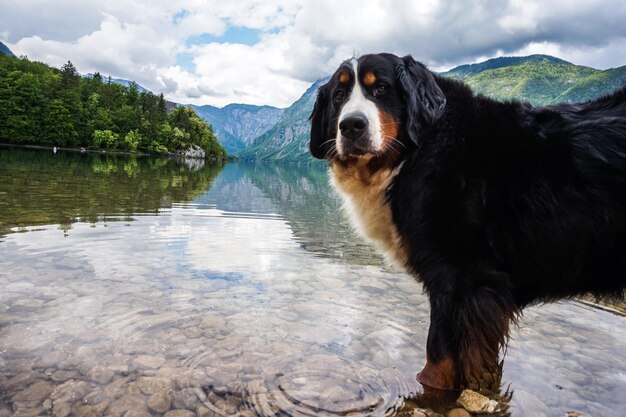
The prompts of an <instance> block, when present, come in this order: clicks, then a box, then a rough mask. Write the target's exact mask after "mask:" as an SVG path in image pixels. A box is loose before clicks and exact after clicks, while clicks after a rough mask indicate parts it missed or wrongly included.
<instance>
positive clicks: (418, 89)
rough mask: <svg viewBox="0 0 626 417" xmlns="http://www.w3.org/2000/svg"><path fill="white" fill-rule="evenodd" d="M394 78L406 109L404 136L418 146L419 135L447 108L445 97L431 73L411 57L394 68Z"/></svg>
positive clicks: (405, 58)
mask: <svg viewBox="0 0 626 417" xmlns="http://www.w3.org/2000/svg"><path fill="white" fill-rule="evenodd" d="M396 75H397V77H398V82H399V83H400V87H401V88H402V90H403V93H404V99H405V101H406V106H407V109H406V111H407V114H406V129H407V133H408V134H409V136H410V138H411V140H412V141H413V142H415V144H416V145H418V146H419V135H420V131H422V129H423V128H424V127H427V126H432V125H434V124H435V122H437V120H439V118H440V117H441V115H442V114H443V112H444V110H445V107H446V96H445V95H444V93H443V91H441V88H439V85H437V81H436V80H435V77H434V76H433V73H432V72H430V71H429V70H428V69H427V68H426V67H425V66H424V65H423V64H421V63H419V62H417V61H415V60H414V59H413V57H411V56H410V55H407V56H405V57H404V58H402V62H401V63H399V64H398V65H397V66H396Z"/></svg>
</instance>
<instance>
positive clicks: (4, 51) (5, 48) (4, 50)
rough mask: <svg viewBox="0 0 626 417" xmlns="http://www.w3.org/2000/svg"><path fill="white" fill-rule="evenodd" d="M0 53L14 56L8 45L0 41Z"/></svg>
mask: <svg viewBox="0 0 626 417" xmlns="http://www.w3.org/2000/svg"><path fill="white" fill-rule="evenodd" d="M0 53H1V54H4V55H8V56H15V54H14V53H13V52H11V50H10V49H9V47H8V46H6V45H5V44H3V43H2V42H0Z"/></svg>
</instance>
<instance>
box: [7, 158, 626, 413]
mask: <svg viewBox="0 0 626 417" xmlns="http://www.w3.org/2000/svg"><path fill="white" fill-rule="evenodd" d="M428 314H429V309H428V301H427V298H426V297H425V296H424V295H423V294H422V290H421V287H420V285H419V284H417V283H416V282H414V281H413V279H412V278H410V277H409V276H407V275H406V274H403V273H400V272H398V271H394V270H391V269H389V268H387V267H385V266H384V264H383V262H382V261H381V258H380V257H378V256H377V255H376V254H375V252H374V251H373V250H372V248H371V247H370V246H368V245H367V244H365V243H364V242H363V241H362V240H360V239H359V238H358V237H356V236H355V235H354V234H353V233H352V231H351V229H350V227H349V226H348V224H347V222H346V220H345V218H344V217H343V215H342V213H341V210H340V206H339V202H338V199H337V198H336V197H335V196H334V195H333V194H332V192H331V190H330V187H329V185H328V180H327V176H326V172H325V170H324V169H323V168H319V167H306V166H283V165H272V164H256V165H247V164H242V163H229V164H225V165H223V164H213V165H211V164H206V165H203V164H202V163H199V162H195V163H194V162H192V163H188V164H187V165H185V164H177V163H175V162H173V161H168V160H165V159H157V158H148V157H145V158H131V157H113V156H107V155H102V154H80V153H71V152H58V153H57V154H53V153H52V151H43V150H17V149H10V148H0V417H7V416H12V415H14V416H36V415H55V416H61V417H66V416H69V415H76V416H98V415H110V416H126V417H136V416H161V415H164V414H166V413H167V414H168V415H167V417H191V416H194V415H197V416H202V417H204V416H230V415H233V416H236V415H237V416H338V415H339V416H341V415H350V416H392V415H395V414H397V410H400V409H401V408H402V407H403V404H404V403H405V399H407V398H412V397H415V396H416V395H419V394H420V393H421V392H422V391H421V386H420V385H419V384H418V383H417V382H416V381H415V374H416V373H417V372H418V371H419V370H420V369H421V366H422V365H423V362H424V357H425V352H424V348H425V341H426V332H427V328H428ZM625 341H626V318H624V317H622V316H620V315H616V314H613V313H611V312H608V311H604V310H601V309H597V308H592V307H589V306H587V305H584V304H580V303H577V302H561V303H556V304H552V305H545V306H538V307H533V308H530V309H527V310H526V312H525V314H524V317H523V319H522V320H521V323H520V326H519V327H518V328H515V329H514V330H513V331H512V339H511V342H510V344H509V347H508V351H507V355H506V358H505V362H504V374H503V390H505V391H506V390H507V389H508V392H512V397H511V399H510V403H509V409H508V412H506V413H503V415H512V416H520V417H521V416H546V417H551V416H555V417H556V416H558V417H563V416H564V415H565V414H566V412H569V411H579V412H582V413H586V414H588V415H590V416H595V417H598V416H602V417H622V416H624V415H625V414H624V413H625V410H626V397H624V393H626V349H625V348H624V342H625ZM416 401H417V400H416ZM418 402H419V401H418ZM170 410H176V411H170ZM438 411H439V412H445V410H441V409H440V410H438ZM507 413H508V414H507ZM431 415H436V414H431Z"/></svg>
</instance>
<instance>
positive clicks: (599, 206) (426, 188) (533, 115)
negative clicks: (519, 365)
mask: <svg viewBox="0 0 626 417" xmlns="http://www.w3.org/2000/svg"><path fill="white" fill-rule="evenodd" d="M359 63H360V64H362V65H363V66H364V67H366V68H365V69H366V70H368V71H373V72H374V73H375V75H376V78H377V79H380V78H381V77H382V78H386V79H389V78H393V83H392V85H390V86H389V87H390V88H389V90H388V91H387V93H386V94H387V95H388V96H387V97H384V100H381V98H380V97H371V95H368V98H369V99H371V100H373V101H375V102H376V104H377V106H378V108H379V111H382V112H383V113H384V114H386V115H389V117H390V118H391V119H392V120H394V121H395V123H396V126H395V128H394V129H395V138H393V142H392V143H394V144H395V146H389V147H388V148H386V149H383V150H382V151H381V152H376V153H375V154H370V155H366V156H362V157H357V158H351V157H346V156H345V155H339V154H338V153H337V150H336V147H334V146H333V143H332V139H333V138H335V137H336V136H337V126H336V124H337V114H338V113H337V110H338V108H340V106H339V105H338V104H340V103H334V102H333V100H332V94H333V91H334V89H335V88H336V85H337V81H336V79H335V78H334V77H331V80H330V81H329V83H327V84H326V85H324V86H322V87H320V90H319V93H318V98H317V101H316V104H315V108H314V111H313V113H312V116H311V120H312V125H311V142H310V147H311V152H312V153H313V155H314V156H316V157H318V158H326V159H327V160H328V161H329V165H330V169H331V176H332V178H333V183H334V185H335V188H336V189H338V190H339V191H340V193H341V194H342V195H343V196H344V198H345V199H346V200H347V201H348V204H347V206H348V208H350V209H351V211H352V215H353V216H356V217H358V219H359V220H358V221H357V222H356V223H358V224H360V229H361V230H362V231H363V232H364V233H365V234H366V235H368V236H369V238H371V239H374V240H376V241H377V242H378V243H379V246H380V247H382V248H383V249H384V250H387V251H389V252H391V253H392V254H395V255H394V256H393V257H394V259H396V261H399V262H400V263H401V264H403V266H404V267H405V268H406V270H407V271H409V272H410V273H411V274H413V275H414V276H415V277H416V278H417V279H419V280H420V281H421V282H422V283H423V285H424V288H425V290H426V291H427V293H428V296H429V299H430V303H431V324H430V329H429V334H428V342H427V353H428V358H427V364H426V366H425V368H424V370H423V371H422V372H421V373H420V375H419V377H418V379H419V380H420V381H421V382H423V383H424V384H425V385H429V386H434V387H438V388H458V387H462V386H466V385H468V384H469V382H470V381H471V380H473V379H475V378H477V377H478V376H479V375H480V372H481V370H482V369H484V368H487V369H489V368H492V367H494V366H496V365H497V360H498V353H499V351H500V349H501V348H502V347H503V345H505V343H506V339H507V335H508V331H509V325H510V323H511V322H512V321H514V320H515V318H516V317H517V316H518V314H520V312H521V310H522V309H523V307H525V306H527V305H529V304H533V303H538V302H548V301H553V300H557V299H562V298H569V297H575V296H579V295H582V294H585V293H591V294H593V295H595V296H597V297H614V298H617V299H623V297H624V288H625V287H626V88H622V89H621V90H618V91H616V92H615V93H614V94H612V95H610V96H606V97H602V98H599V99H597V100H593V101H589V102H586V103H581V104H560V105H556V106H547V107H532V106H530V105H528V104H526V103H522V102H518V101H510V102H504V103H503V102H498V101H494V100H491V99H489V98H486V97H483V96H477V95H474V94H473V93H472V91H471V90H470V89H469V88H468V87H467V86H465V85H464V84H462V83H460V82H458V81H455V80H452V79H448V78H443V77H440V76H438V75H436V74H434V73H432V72H430V71H428V70H427V69H426V67H424V66H423V65H422V64H420V63H418V62H416V61H414V60H413V59H412V58H411V57H404V58H399V57H396V56H393V55H389V54H379V55H368V56H364V57H362V58H360V59H359ZM390 68H393V74H391V73H390V72H391V71H392V70H391V69H390ZM354 76H355V77H356V78H357V80H356V81H357V82H359V81H360V80H358V74H355V75H354ZM352 82H355V80H353V81H352Z"/></svg>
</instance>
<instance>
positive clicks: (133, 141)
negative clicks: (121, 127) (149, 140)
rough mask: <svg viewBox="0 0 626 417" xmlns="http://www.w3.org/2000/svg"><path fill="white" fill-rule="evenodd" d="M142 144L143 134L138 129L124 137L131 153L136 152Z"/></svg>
mask: <svg viewBox="0 0 626 417" xmlns="http://www.w3.org/2000/svg"><path fill="white" fill-rule="evenodd" d="M139 143H141V134H140V133H139V131H137V129H135V130H131V131H130V132H128V133H127V134H126V136H124V146H125V147H126V149H128V150H129V151H131V152H135V151H136V150H137V147H138V146H139Z"/></svg>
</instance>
